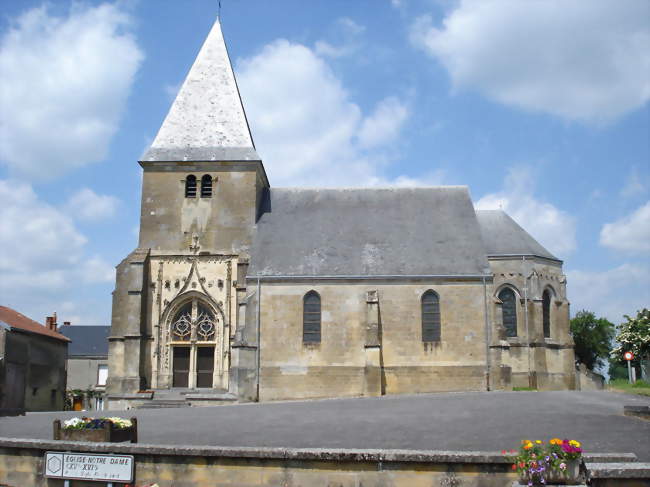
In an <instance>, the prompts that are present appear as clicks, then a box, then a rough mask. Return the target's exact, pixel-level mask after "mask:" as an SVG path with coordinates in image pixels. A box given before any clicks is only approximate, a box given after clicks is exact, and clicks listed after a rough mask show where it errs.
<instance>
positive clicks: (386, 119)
mask: <svg viewBox="0 0 650 487" xmlns="http://www.w3.org/2000/svg"><path fill="white" fill-rule="evenodd" d="M408 116H409V111H408V109H407V107H406V106H405V105H404V104H403V103H402V102H401V101H400V100H398V99H397V98H395V97H389V98H385V99H384V100H382V101H381V102H380V103H379V104H378V105H377V107H376V108H375V112H374V113H373V114H371V115H370V116H368V117H366V118H365V120H364V121H363V123H362V124H361V129H360V131H359V145H360V146H361V147H363V148H366V149H367V148H372V147H377V146H381V145H384V144H385V143H386V142H392V141H393V140H394V139H395V137H397V135H398V134H399V130H400V127H401V126H402V125H403V124H404V122H405V121H406V119H407V118H408Z"/></svg>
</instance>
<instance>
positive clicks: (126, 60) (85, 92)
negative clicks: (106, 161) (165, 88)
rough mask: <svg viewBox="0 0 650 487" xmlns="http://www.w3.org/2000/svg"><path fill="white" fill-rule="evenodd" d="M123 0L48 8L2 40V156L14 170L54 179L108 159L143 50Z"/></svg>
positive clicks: (23, 21) (26, 19)
mask: <svg viewBox="0 0 650 487" xmlns="http://www.w3.org/2000/svg"><path fill="white" fill-rule="evenodd" d="M119 5H120V4H116V5H112V4H102V5H99V6H97V7H84V6H82V4H75V5H74V6H73V7H72V9H71V11H70V14H69V16H67V17H65V18H61V17H55V16H53V15H50V12H49V11H48V9H47V7H46V6H43V7H40V8H35V9H32V10H29V11H27V12H25V13H24V14H22V15H21V16H20V17H18V18H17V19H15V21H14V22H13V23H12V26H11V28H10V29H9V30H8V31H7V32H6V34H5V35H4V37H3V38H2V39H1V40H0V78H1V79H2V82H3V89H2V90H0V110H1V111H2V118H3V125H2V130H1V131H0V132H1V134H0V159H2V160H3V162H4V163H5V164H6V165H7V166H8V167H9V169H10V170H11V172H12V173H15V174H20V175H27V176H29V177H30V178H33V179H40V180H46V179H52V178H54V177H56V176H57V175H59V174H61V173H63V172H64V171H66V170H69V169H72V168H75V167H80V166H83V165H86V164H89V163H92V162H97V161H100V160H102V159H103V158H104V157H105V156H106V154H107V151H108V145H109V142H110V139H111V137H112V136H113V134H114V133H115V131H116V130H117V126H118V122H119V119H120V116H121V114H122V112H123V111H124V106H125V103H126V98H127V96H128V94H129V91H130V89H131V85H132V83H133V79H134V76H135V73H136V71H137V69H138V67H139V65H140V63H141V61H142V59H143V54H142V52H141V51H140V49H139V48H138V45H137V43H136V41H135V39H134V38H133V36H132V35H131V34H130V32H129V28H130V24H131V20H130V17H129V15H128V14H127V13H125V12H124V11H122V10H120V8H119Z"/></svg>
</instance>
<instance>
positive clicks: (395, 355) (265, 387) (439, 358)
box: [260, 281, 487, 401]
mask: <svg viewBox="0 0 650 487" xmlns="http://www.w3.org/2000/svg"><path fill="white" fill-rule="evenodd" d="M428 289H433V290H434V291H435V292H437V293H438V295H439V297H440V313H441V340H440V342H432V343H423V342H422V322H421V302H420V300H421V297H422V294H423V293H424V292H425V291H427V290H428ZM310 290H315V291H316V292H318V293H319V294H320V296H321V342H320V343H318V344H306V343H303V330H302V328H303V323H302V316H303V310H302V306H303V297H304V295H305V293H307V292H308V291H310ZM375 291H376V296H377V308H378V310H377V319H378V321H379V328H380V331H379V336H380V340H379V344H378V345H377V346H375V344H373V343H368V341H367V333H366V332H367V328H368V324H369V320H370V321H372V320H373V319H374V318H369V309H371V308H369V306H370V305H371V304H372V303H368V292H375ZM261 296H262V302H261V316H260V323H261V350H262V354H261V373H260V375H261V377H260V400H263V401H264V400H275V399H297V398H315V397H340V396H361V395H379V394H380V393H381V392H383V393H385V394H400V393H401V394H404V393H419V392H435V391H459V390H485V389H486V387H487V382H486V347H485V308H484V306H485V302H484V287H483V284H482V283H477V282H442V281H441V282H404V283H388V282H381V283H377V282H361V283H349V282H343V283H340V282H337V283H292V284H291V283H289V284H283V283H263V284H262V286H261ZM372 354H376V356H371V355H372ZM369 368H374V369H377V370H378V373H380V374H381V378H380V379H378V380H380V381H381V384H379V383H377V384H375V385H372V384H371V383H370V382H371V377H369ZM373 384H374V383H373ZM380 386H381V387H382V391H378V390H369V388H377V387H380Z"/></svg>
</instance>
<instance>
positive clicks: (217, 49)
mask: <svg viewBox="0 0 650 487" xmlns="http://www.w3.org/2000/svg"><path fill="white" fill-rule="evenodd" d="M140 160H141V161H184V160H185V161H212V160H217V161H219V160H221V161H247V160H256V161H258V160H260V157H259V156H258V155H257V152H256V151H255V145H254V144H253V138H252V136H251V133H250V130H249V127H248V121H247V120H246V114H245V112H244V107H243V105H242V102H241V98H240V96H239V89H238V88H237V83H236V81H235V75H234V73H233V70H232V65H231V64H230V58H229V57H228V51H227V50H226V44H225V42H224V39H223V34H222V32H221V25H220V24H219V20H217V21H216V22H215V23H214V26H213V27H212V29H211V30H210V33H209V34H208V37H207V38H206V40H205V42H204V43H203V46H202V47H201V50H200V51H199V54H198V55H197V57H196V60H195V61H194V64H193V65H192V68H191V69H190V72H189V73H188V75H187V77H186V78H185V81H184V82H183V85H182V86H181V89H180V91H179V92H178V95H176V99H175V100H174V103H173V104H172V106H171V108H170V109H169V113H167V116H166V117H165V120H164V122H163V124H162V126H161V127H160V130H159V131H158V135H156V138H155V139H154V141H153V143H152V144H151V148H150V149H149V150H148V151H147V152H145V153H144V154H143V156H142V157H141V159H140Z"/></svg>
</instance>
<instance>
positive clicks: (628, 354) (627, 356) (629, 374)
mask: <svg viewBox="0 0 650 487" xmlns="http://www.w3.org/2000/svg"><path fill="white" fill-rule="evenodd" d="M623 358H624V359H625V360H626V361H627V378H628V380H629V381H630V384H634V383H635V382H636V377H634V376H635V375H636V374H635V372H636V371H635V370H634V369H633V368H632V365H631V363H632V359H633V358H634V354H633V353H632V352H625V353H624V354H623Z"/></svg>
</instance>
